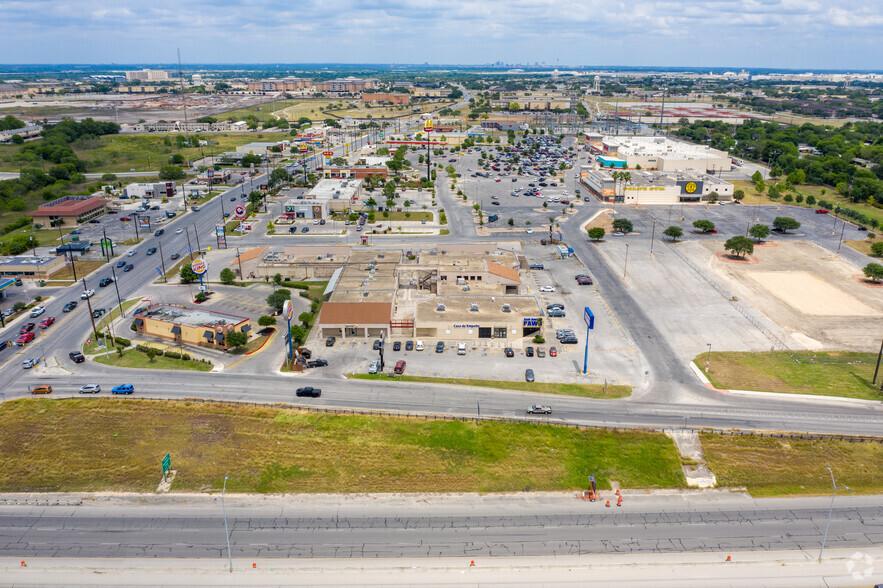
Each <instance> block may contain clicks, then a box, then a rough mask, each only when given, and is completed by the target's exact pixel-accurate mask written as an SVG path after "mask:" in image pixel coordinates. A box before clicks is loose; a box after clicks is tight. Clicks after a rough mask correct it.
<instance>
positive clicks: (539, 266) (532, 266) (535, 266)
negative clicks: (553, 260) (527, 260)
mask: <svg viewBox="0 0 883 588" xmlns="http://www.w3.org/2000/svg"><path fill="white" fill-rule="evenodd" d="M544 245H545V243H544ZM530 269H532V270H541V269H546V268H545V266H544V265H543V264H541V263H532V264H530Z"/></svg>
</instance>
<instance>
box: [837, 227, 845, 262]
mask: <svg viewBox="0 0 883 588" xmlns="http://www.w3.org/2000/svg"><path fill="white" fill-rule="evenodd" d="M845 230H846V221H843V228H841V229H840V242H838V243H837V257H840V246H841V245H843V231H845Z"/></svg>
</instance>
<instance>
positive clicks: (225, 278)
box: [221, 267, 236, 286]
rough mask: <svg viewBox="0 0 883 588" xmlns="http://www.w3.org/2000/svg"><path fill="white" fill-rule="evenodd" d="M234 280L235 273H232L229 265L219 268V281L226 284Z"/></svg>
mask: <svg viewBox="0 0 883 588" xmlns="http://www.w3.org/2000/svg"><path fill="white" fill-rule="evenodd" d="M234 281H236V274H234V273H233V270H231V269H230V268H229V267H225V268H224V269H222V270H221V283H223V284H227V285H228V286H229V285H230V284H232V283H233V282H234Z"/></svg>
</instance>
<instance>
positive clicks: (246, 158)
mask: <svg viewBox="0 0 883 588" xmlns="http://www.w3.org/2000/svg"><path fill="white" fill-rule="evenodd" d="M240 163H241V164H242V167H249V166H250V165H251V164H254V165H255V167H257V166H259V165H260V164H261V156H260V155H257V154H255V153H249V154H248V155H243V156H242V160H241V161H240Z"/></svg>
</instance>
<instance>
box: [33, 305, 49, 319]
mask: <svg viewBox="0 0 883 588" xmlns="http://www.w3.org/2000/svg"><path fill="white" fill-rule="evenodd" d="M44 312H46V309H45V308H43V307H42V306H35V307H34V308H32V309H31V318H37V317H38V316H40V315H41V314H43V313H44Z"/></svg>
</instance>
